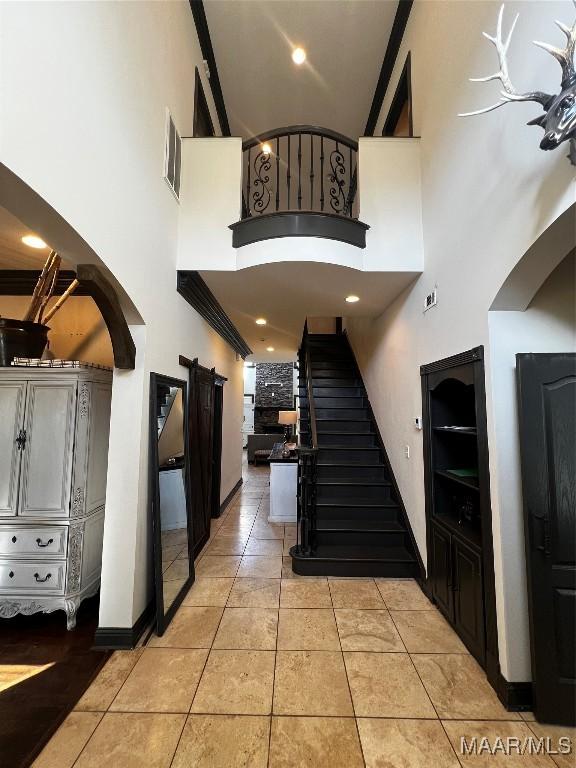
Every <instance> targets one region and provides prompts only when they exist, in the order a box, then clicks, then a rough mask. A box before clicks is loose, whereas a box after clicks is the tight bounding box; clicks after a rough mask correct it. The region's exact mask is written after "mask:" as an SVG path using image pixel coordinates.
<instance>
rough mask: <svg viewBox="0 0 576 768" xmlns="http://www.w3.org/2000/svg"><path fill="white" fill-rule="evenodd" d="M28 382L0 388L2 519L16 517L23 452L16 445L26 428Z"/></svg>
mask: <svg viewBox="0 0 576 768" xmlns="http://www.w3.org/2000/svg"><path fill="white" fill-rule="evenodd" d="M25 397H26V382H24V381H14V382H6V383H3V384H0V457H1V460H0V515H1V516H4V515H6V516H11V515H15V514H16V512H17V507H18V480H19V474H20V459H21V456H22V453H21V451H20V450H19V448H18V445H17V443H16V438H17V437H18V433H19V432H20V430H21V429H22V427H23V426H24V424H23V419H24V402H25Z"/></svg>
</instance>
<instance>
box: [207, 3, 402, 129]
mask: <svg viewBox="0 0 576 768" xmlns="http://www.w3.org/2000/svg"><path fill="white" fill-rule="evenodd" d="M397 6H398V0H333V1H332V2H328V1H327V0H276V1H275V2H270V0H205V3H204V7H205V12H206V18H207V21H208V27H209V30H210V36H211V39H212V46H213V48H214V53H215V58H216V63H217V66H218V74H219V78H220V83H221V86H222V92H223V95H224V101H225V104H226V111H227V113H228V120H229V123H230V129H231V133H232V135H233V136H242V137H243V138H249V137H250V136H254V135H257V134H259V133H262V132H264V131H267V130H269V129H272V128H280V127H283V126H287V125H296V124H308V125H320V126H323V127H326V128H331V129H332V130H335V131H339V132H340V133H343V134H345V135H347V136H350V137H352V138H358V136H361V135H362V134H363V133H364V126H365V125H366V120H367V118H368V114H369V111H370V105H371V103H372V98H373V96H374V90H375V88H376V83H377V81H378V75H379V73H380V68H381V66H382V60H383V58H384V53H385V51H386V46H387V44H388V39H389V37H390V30H391V28H392V23H393V21H394V15H395V13H396V9H397ZM295 47H302V48H304V49H305V50H306V53H307V60H306V62H305V63H304V64H303V65H301V66H297V65H296V64H294V63H293V61H292V58H291V54H292V51H293V49H294V48H295Z"/></svg>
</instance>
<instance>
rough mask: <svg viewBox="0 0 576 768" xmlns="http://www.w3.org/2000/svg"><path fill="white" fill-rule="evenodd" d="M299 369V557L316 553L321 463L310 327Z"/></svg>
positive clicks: (304, 342)
mask: <svg viewBox="0 0 576 768" xmlns="http://www.w3.org/2000/svg"><path fill="white" fill-rule="evenodd" d="M299 359H300V370H301V373H303V374H304V379H305V381H306V396H307V400H308V423H309V427H308V430H309V431H308V443H309V445H308V446H302V447H301V448H300V449H299V451H298V525H297V540H296V546H297V548H298V551H299V554H300V555H309V554H311V552H312V551H313V548H314V542H315V532H316V477H317V460H318V435H317V431H316V412H315V407H314V391H313V386H312V365H311V360H310V346H309V344H308V325H307V324H306V325H305V326H304V336H303V338H302V346H301V348H300V352H299Z"/></svg>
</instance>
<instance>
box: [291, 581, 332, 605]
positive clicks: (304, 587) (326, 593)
mask: <svg viewBox="0 0 576 768" xmlns="http://www.w3.org/2000/svg"><path fill="white" fill-rule="evenodd" d="M280 606H281V607H282V608H332V599H331V597H330V590H329V588H328V582H327V581H325V580H324V581H302V580H301V579H284V580H283V581H282V587H281V592H280Z"/></svg>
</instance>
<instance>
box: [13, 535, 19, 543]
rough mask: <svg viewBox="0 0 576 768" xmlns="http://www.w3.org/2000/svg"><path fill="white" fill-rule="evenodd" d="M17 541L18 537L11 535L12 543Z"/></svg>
mask: <svg viewBox="0 0 576 768" xmlns="http://www.w3.org/2000/svg"><path fill="white" fill-rule="evenodd" d="M17 541H18V539H17V538H16V536H12V544H16V542H17Z"/></svg>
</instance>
